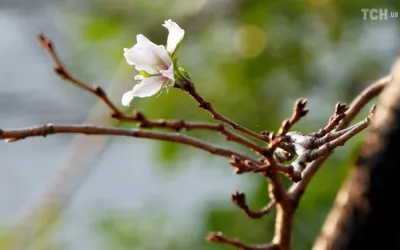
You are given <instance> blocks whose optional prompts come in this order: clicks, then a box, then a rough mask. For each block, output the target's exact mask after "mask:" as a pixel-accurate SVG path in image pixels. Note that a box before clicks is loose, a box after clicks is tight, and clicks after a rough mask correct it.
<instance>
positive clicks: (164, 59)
mask: <svg viewBox="0 0 400 250" xmlns="http://www.w3.org/2000/svg"><path fill="white" fill-rule="evenodd" d="M136 39H137V44H135V45H134V46H133V47H132V48H130V49H127V48H124V56H125V59H126V61H127V63H128V64H130V65H135V68H136V69H137V70H139V71H140V70H144V71H146V72H147V73H149V74H157V73H158V72H157V71H158V70H160V69H168V68H169V67H170V65H171V64H172V59H171V58H170V57H169V55H168V52H167V50H166V49H165V47H164V46H163V45H156V44H154V43H153V42H151V41H150V40H149V39H147V37H145V36H144V35H142V34H139V35H137V37H136Z"/></svg>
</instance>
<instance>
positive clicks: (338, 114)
mask: <svg viewBox="0 0 400 250" xmlns="http://www.w3.org/2000/svg"><path fill="white" fill-rule="evenodd" d="M348 109H349V107H348V106H347V105H346V104H344V103H337V104H336V106H335V112H334V113H333V115H332V116H331V117H330V118H329V122H328V124H327V125H326V126H325V127H324V128H323V129H321V130H320V131H318V132H317V133H312V135H313V136H315V137H322V136H324V135H326V134H327V133H329V132H331V131H332V130H334V129H335V128H336V126H337V125H338V124H339V122H340V121H341V120H342V119H343V118H344V117H345V116H346V113H345V112H346V111H347V110H348Z"/></svg>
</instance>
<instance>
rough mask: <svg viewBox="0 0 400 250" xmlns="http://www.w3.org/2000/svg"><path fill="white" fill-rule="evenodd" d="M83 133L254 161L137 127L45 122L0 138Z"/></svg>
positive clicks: (4, 132) (182, 137)
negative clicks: (144, 140)
mask: <svg viewBox="0 0 400 250" xmlns="http://www.w3.org/2000/svg"><path fill="white" fill-rule="evenodd" d="M65 133H67V134H85V135H115V136H129V137H136V138H147V139H155V140H161V141H170V142H176V143H180V144H185V145H189V146H192V147H195V148H199V149H203V150H205V151H208V152H210V153H211V154H215V155H220V156H224V157H228V158H231V156H233V155H236V156H239V157H240V158H242V159H246V160H250V161H253V162H255V160H254V159H251V158H250V157H248V156H246V155H243V154H240V153H238V152H235V151H232V150H229V149H225V148H221V147H217V146H213V145H211V144H208V143H206V142H204V141H201V140H199V139H196V138H193V137H190V136H187V135H183V134H179V133H174V134H171V133H163V132H155V131H147V130H137V129H123V128H114V127H104V126H94V125H55V124H45V125H40V126H33V127H28V128H23V129H15V130H0V139H6V141H8V142H12V141H17V140H20V139H25V138H27V137H36V136H47V135H51V134H65Z"/></svg>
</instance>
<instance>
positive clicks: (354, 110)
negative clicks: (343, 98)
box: [336, 75, 393, 130]
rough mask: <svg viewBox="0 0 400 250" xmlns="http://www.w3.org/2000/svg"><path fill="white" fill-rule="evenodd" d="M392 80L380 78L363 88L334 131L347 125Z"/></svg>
mask: <svg viewBox="0 0 400 250" xmlns="http://www.w3.org/2000/svg"><path fill="white" fill-rule="evenodd" d="M392 79H393V77H392V76H391V75H388V76H385V77H382V78H381V79H379V80H377V81H375V82H374V83H372V84H371V85H369V86H368V87H367V88H365V89H364V90H363V91H362V92H361V93H360V94H359V95H358V96H357V97H356V98H355V99H354V100H353V102H352V103H351V104H350V108H349V109H348V110H347V111H346V116H345V117H344V118H343V119H342V121H341V122H340V123H339V125H338V127H337V129H336V130H341V129H343V128H345V127H347V126H348V125H349V123H350V122H351V121H352V120H353V119H354V117H355V116H356V115H357V114H358V113H359V112H360V110H361V109H362V108H363V107H364V106H365V105H366V104H367V103H368V102H369V101H371V99H373V98H374V97H376V96H378V95H379V94H380V93H381V92H382V90H383V88H384V87H385V86H386V85H387V84H388V83H389V82H390V81H391V80H392Z"/></svg>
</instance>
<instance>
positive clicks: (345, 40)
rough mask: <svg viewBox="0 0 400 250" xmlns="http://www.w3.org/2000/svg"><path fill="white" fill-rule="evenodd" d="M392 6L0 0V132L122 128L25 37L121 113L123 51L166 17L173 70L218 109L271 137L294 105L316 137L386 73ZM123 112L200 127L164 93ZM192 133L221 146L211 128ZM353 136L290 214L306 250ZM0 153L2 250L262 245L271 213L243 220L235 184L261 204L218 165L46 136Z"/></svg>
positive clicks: (158, 148) (247, 180) (95, 140)
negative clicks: (220, 237)
mask: <svg viewBox="0 0 400 250" xmlns="http://www.w3.org/2000/svg"><path fill="white" fill-rule="evenodd" d="M365 8H368V9H369V8H381V9H384V8H387V9H388V14H389V17H388V19H387V20H371V19H369V18H367V19H364V17H363V13H362V12H361V9H365ZM399 11H400V2H399V1H395V0H380V1H376V0H364V1H361V0H357V1H336V0H307V1H297V0H283V1H282V0H281V1H262V0H252V1H244V0H196V1H184V0H169V1H162V0H152V1H147V0H69V1H61V0H0V30H1V36H0V58H1V59H0V117H1V119H0V127H1V128H3V129H7V128H16V127H24V126H30V125H35V124H43V123H47V122H52V123H67V124H74V123H75V124H76V123H94V124H103V125H107V124H108V125H114V126H123V127H134V124H126V123H118V122H116V121H113V120H111V119H109V117H108V114H109V112H108V110H107V109H106V107H105V106H104V105H103V104H102V103H101V102H99V101H98V100H96V99H95V98H94V97H93V96H91V95H90V94H88V93H84V92H83V91H81V90H79V89H77V88H75V87H74V86H72V85H71V84H69V83H66V82H63V81H62V80H60V79H59V78H58V77H57V76H56V75H55V74H54V73H53V70H52V62H51V60H50V57H49V55H48V54H46V52H45V51H43V49H42V48H41V47H40V45H39V43H38V42H37V39H36V34H37V33H38V31H42V32H44V33H45V34H46V35H47V36H48V37H50V38H51V39H52V40H53V42H54V43H55V45H56V49H57V51H58V53H59V55H60V57H61V58H62V59H63V61H64V62H65V65H66V67H67V69H68V70H69V71H70V72H71V73H72V74H73V75H75V76H76V77H78V78H79V79H82V80H83V81H85V82H87V83H89V84H92V83H98V84H100V85H101V86H102V87H104V89H106V90H107V91H108V93H109V94H110V97H111V98H112V99H113V100H114V101H115V102H116V103H118V104H119V102H120V98H121V96H122V94H123V93H124V92H126V91H127V90H129V89H131V88H132V86H133V84H135V81H134V79H133V76H134V75H135V71H134V68H133V67H131V66H129V65H127V64H126V62H125V61H124V58H123V55H122V49H123V48H125V47H126V48H130V47H132V46H133V45H134V44H135V43H136V34H139V33H142V34H144V35H146V36H147V37H148V38H150V39H151V40H152V41H154V42H156V43H158V44H165V43H166V37H167V31H166V29H165V28H163V27H162V26H161V24H162V23H163V21H164V20H166V19H169V18H171V19H172V20H174V21H175V22H177V23H178V24H179V25H180V26H181V27H182V28H184V29H185V30H186V36H185V38H184V41H183V43H182V45H181V47H180V49H179V51H178V55H179V58H180V62H181V64H182V65H183V66H184V67H185V69H186V70H187V71H188V72H189V73H190V75H191V77H192V79H194V81H195V84H196V86H197V88H198V92H199V93H201V94H202V95H203V96H204V97H205V98H206V99H208V100H209V101H211V102H212V103H213V104H214V106H215V108H216V109H217V110H219V111H220V112H221V113H223V114H225V115H226V116H228V117H230V118H231V119H233V120H235V121H237V122H238V123H240V124H242V125H245V126H247V127H249V128H251V129H253V130H255V131H261V130H272V131H274V130H276V129H277V128H278V127H279V125H280V123H281V121H282V119H284V118H285V117H287V116H289V115H290V113H291V108H292V106H293V104H294V101H295V100H296V99H297V98H299V97H305V98H307V99H308V100H309V103H308V107H309V109H310V112H309V115H308V116H307V117H305V118H304V119H303V120H302V121H301V122H300V123H299V124H298V125H296V127H295V129H296V130H301V131H302V132H314V131H316V130H318V129H319V128H321V127H322V126H323V125H324V124H325V123H326V122H327V120H328V119H329V117H330V115H331V114H332V111H333V109H334V105H335V104H336V102H339V101H340V102H345V103H349V102H350V101H351V100H352V98H353V97H354V96H355V95H356V94H357V93H358V92H359V91H360V90H362V89H363V88H364V87H365V86H366V85H367V84H369V83H371V82H373V81H374V80H376V79H378V78H380V77H381V76H384V75H385V74H387V72H389V70H390V67H391V64H392V62H393V61H394V60H395V58H396V55H397V53H398V44H399V37H400V36H399V35H400V34H399V31H400V29H399V21H400V19H399V18H391V13H394V12H399ZM371 105H372V104H371ZM134 109H137V110H140V111H143V112H144V113H145V114H146V115H147V116H148V117H149V118H177V119H186V120H206V121H211V118H210V116H209V115H208V114H207V113H206V112H203V111H202V110H200V109H198V108H197V106H196V104H195V103H194V102H193V101H192V100H191V98H190V97H188V96H186V95H185V94H183V93H181V92H179V91H177V90H174V89H172V90H170V91H169V93H168V94H163V95H160V96H159V97H156V98H147V99H137V100H134V101H133V102H132V107H131V108H130V109H125V110H126V112H132V110H134ZM368 110H369V107H367V108H366V110H365V111H364V112H363V114H361V115H360V117H358V119H361V118H362V117H363V115H365V114H366V112H367V111H368ZM190 134H192V135H195V136H199V137H201V138H203V139H205V140H208V141H210V142H212V143H215V144H219V145H228V144H227V143H226V142H224V141H223V138H222V137H219V136H215V135H214V134H209V133H190ZM361 142H362V135H359V136H357V137H356V138H354V139H353V140H352V141H351V143H348V144H347V145H346V146H345V147H343V148H341V149H338V150H336V152H335V154H334V155H333V156H332V157H331V158H330V160H329V161H327V162H326V164H324V166H323V168H322V169H321V170H320V171H319V172H318V174H317V175H316V176H315V178H314V180H313V181H312V183H311V185H310V187H309V188H308V190H307V192H306V194H305V196H304V197H303V199H302V200H301V203H300V208H299V210H298V212H297V214H296V220H295V225H294V228H293V231H294V232H293V249H296V250H297V249H304V250H306V249H310V248H311V246H312V243H313V241H314V239H315V237H316V236H317V234H318V232H319V229H320V227H321V226H322V223H323V221H324V219H325V217H326V215H327V213H328V211H329V209H330V206H331V205H332V202H333V200H334V198H335V194H336V192H337V190H338V189H339V187H340V185H341V183H342V181H343V180H344V178H345V177H346V174H347V172H348V170H349V169H350V168H351V166H352V163H353V161H354V158H355V156H356V154H357V149H358V147H359V145H360V143H361ZM229 146H230V147H232V148H237V147H236V146H235V145H231V144H229ZM237 149H238V150H242V148H239V147H238V148H237ZM0 159H1V161H0V249H1V250H3V249H4V250H6V249H7V250H8V249H85V250H89V249H96V250H97V249H171V250H172V249H174V250H177V249H193V248H195V249H207V250H208V249H230V248H229V247H225V246H220V245H213V244H209V243H207V242H205V240H204V238H205V236H206V235H207V233H208V232H209V231H223V232H224V233H225V234H226V235H228V236H230V237H239V238H241V239H243V240H244V241H246V242H249V243H262V242H268V241H270V240H271V239H272V236H273V228H274V216H273V215H270V216H266V217H265V218H263V219H260V220H251V219H249V218H247V217H246V216H245V215H244V214H243V213H242V212H241V211H239V210H238V209H237V208H236V207H235V206H234V205H233V204H232V203H231V202H230V195H231V194H232V193H233V192H235V191H236V190H239V191H243V192H246V193H247V196H248V200H249V203H250V205H251V207H253V208H260V207H262V206H263V205H264V204H266V203H267V202H268V199H269V198H268V195H267V191H266V189H267V183H266V181H265V179H264V178H262V177H261V176H258V175H253V174H249V175H244V176H236V175H234V174H233V169H232V168H231V167H229V165H228V163H227V160H226V159H223V158H220V157H217V156H215V157H214V156H210V155H209V154H208V153H205V152H202V151H199V150H196V149H191V148H186V147H182V146H179V145H175V144H171V143H161V142H155V141H148V140H137V139H127V138H111V137H85V136H76V135H56V136H50V137H48V138H46V139H43V138H32V139H28V140H24V141H19V142H17V143H12V144H5V143H0ZM286 184H287V185H288V186H289V185H290V183H289V182H288V181H286Z"/></svg>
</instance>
